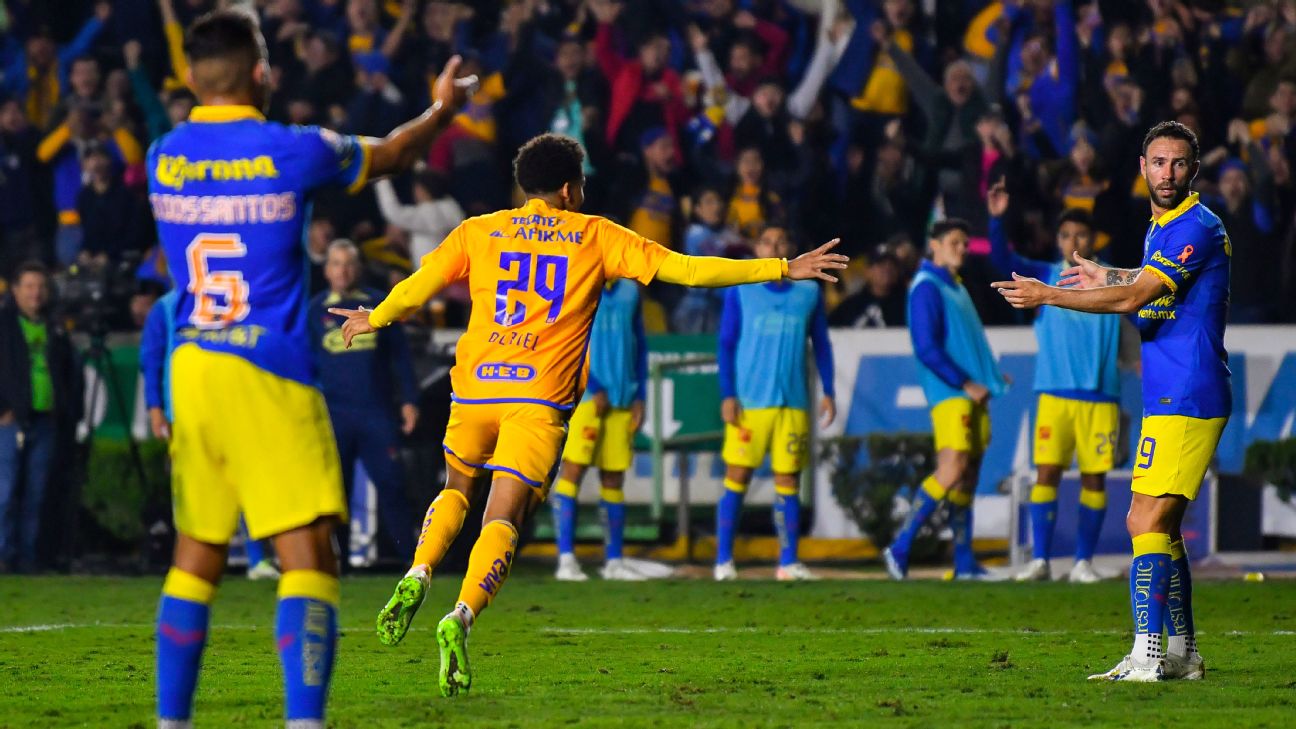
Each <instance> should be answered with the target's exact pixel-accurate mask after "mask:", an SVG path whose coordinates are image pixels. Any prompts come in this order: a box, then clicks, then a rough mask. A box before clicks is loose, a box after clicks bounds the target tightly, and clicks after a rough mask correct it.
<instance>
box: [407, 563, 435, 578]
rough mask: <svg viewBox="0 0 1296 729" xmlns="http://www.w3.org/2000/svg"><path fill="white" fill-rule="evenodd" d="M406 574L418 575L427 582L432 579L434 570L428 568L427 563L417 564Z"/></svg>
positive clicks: (408, 575) (410, 575) (409, 575)
mask: <svg viewBox="0 0 1296 729" xmlns="http://www.w3.org/2000/svg"><path fill="white" fill-rule="evenodd" d="M405 576H406V577H417V578H419V579H420V580H423V581H424V582H426V581H427V580H429V579H431V577H432V570H431V569H430V568H428V566H427V565H425V564H420V565H415V566H413V567H410V568H409V571H408V572H406V573H405Z"/></svg>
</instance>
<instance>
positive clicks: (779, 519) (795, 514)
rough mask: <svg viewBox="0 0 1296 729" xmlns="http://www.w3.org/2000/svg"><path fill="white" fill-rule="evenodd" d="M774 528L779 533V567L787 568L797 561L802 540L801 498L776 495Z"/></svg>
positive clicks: (794, 494) (791, 495)
mask: <svg viewBox="0 0 1296 729" xmlns="http://www.w3.org/2000/svg"><path fill="white" fill-rule="evenodd" d="M774 528H775V530H776V531H778V540H779V566H780V567H786V566H788V565H790V564H793V563H795V562H796V561H797V542H798V541H800V539H801V496H800V495H799V494H797V493H796V492H795V491H794V492H792V493H790V494H780V493H775V495H774Z"/></svg>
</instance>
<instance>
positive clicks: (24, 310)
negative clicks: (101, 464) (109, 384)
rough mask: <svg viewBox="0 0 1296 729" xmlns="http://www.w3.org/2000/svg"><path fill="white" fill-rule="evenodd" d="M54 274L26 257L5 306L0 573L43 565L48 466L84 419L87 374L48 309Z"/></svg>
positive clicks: (0, 363)
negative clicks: (41, 542) (41, 545)
mask: <svg viewBox="0 0 1296 729" xmlns="http://www.w3.org/2000/svg"><path fill="white" fill-rule="evenodd" d="M48 302H49V274H48V272H47V271H46V269H45V267H44V266H43V265H42V264H39V263H25V264H23V265H21V266H19V267H18V270H17V272H16V273H15V274H14V284H13V290H12V297H11V300H10V301H9V302H8V303H7V305H6V306H4V307H3V308H0V572H7V571H9V570H10V569H16V570H17V571H19V572H30V571H32V570H35V569H38V568H39V567H40V561H39V559H38V556H39V555H38V554H37V543H38V539H39V537H40V532H41V528H42V526H43V525H42V524H41V511H42V509H43V508H44V504H45V493H46V487H47V486H48V484H49V481H50V469H51V466H52V464H53V463H54V461H55V459H56V458H57V457H59V456H60V455H61V456H62V457H67V456H68V455H69V454H67V453H62V454H60V453H59V451H60V450H61V448H60V444H62V443H67V442H69V440H68V439H67V438H66V436H67V435H69V432H70V430H71V429H73V428H75V427H76V423H77V421H79V420H80V419H81V405H82V389H83V387H84V376H83V375H82V373H81V365H80V362H79V361H78V358H77V354H76V349H75V348H74V347H73V346H72V342H71V341H70V339H69V338H68V335H67V332H66V331H65V330H64V329H63V328H62V325H60V324H59V323H58V322H57V320H55V319H54V318H52V317H50V316H49V312H48V310H47V308H46V304H47V303H48Z"/></svg>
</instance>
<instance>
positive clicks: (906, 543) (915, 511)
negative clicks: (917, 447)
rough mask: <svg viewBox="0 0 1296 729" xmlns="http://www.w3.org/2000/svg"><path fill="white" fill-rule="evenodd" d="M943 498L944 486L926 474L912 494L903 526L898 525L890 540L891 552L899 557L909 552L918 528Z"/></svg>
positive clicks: (933, 512)
mask: <svg viewBox="0 0 1296 729" xmlns="http://www.w3.org/2000/svg"><path fill="white" fill-rule="evenodd" d="M943 498H945V487H944V486H941V485H940V483H939V482H938V481H937V480H936V478H935V477H934V476H928V477H927V479H926V480H925V481H923V483H922V486H921V487H919V488H918V493H916V494H915V495H914V498H913V503H912V504H911V507H910V510H909V517H908V518H907V519H905V523H904V526H902V527H900V533H899V534H897V535H896V538H895V541H893V542H891V552H892V553H893V554H896V555H897V556H898V557H900V558H901V559H903V558H904V557H905V556H907V555H908V554H909V548H910V547H912V546H913V540H914V537H916V536H918V530H919V529H922V527H923V525H924V524H926V523H927V520H929V519H931V516H932V514H935V513H936V508H937V507H938V506H940V504H941V499H943Z"/></svg>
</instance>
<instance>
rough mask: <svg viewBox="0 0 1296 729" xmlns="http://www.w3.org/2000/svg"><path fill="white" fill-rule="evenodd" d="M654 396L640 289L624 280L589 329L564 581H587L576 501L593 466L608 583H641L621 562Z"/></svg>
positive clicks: (557, 494) (562, 491) (558, 517)
mask: <svg viewBox="0 0 1296 729" xmlns="http://www.w3.org/2000/svg"><path fill="white" fill-rule="evenodd" d="M647 392H648V337H647V334H646V333H645V332H644V323H643V314H642V309H641V308H640V306H639V284H638V283H637V282H635V281H630V280H627V279H620V280H617V281H614V282H612V283H610V284H608V285H606V286H604V287H603V293H602V294H601V295H600V296H599V307H598V313H597V314H596V315H595V316H594V324H593V325H592V326H591V327H590V343H589V381H588V382H587V383H586V385H585V396H584V399H582V400H581V402H580V404H579V405H577V406H576V409H575V411H573V412H572V417H571V422H570V423H568V428H567V429H568V434H567V445H566V446H564V447H563V453H562V466H561V467H560V468H559V471H558V481H557V483H556V484H555V485H554V495H553V510H554V528H555V530H556V531H557V533H558V539H557V541H558V571H557V573H556V575H555V576H556V577H557V578H558V579H560V580H568V581H575V582H581V581H584V580H586V579H588V578H587V577H586V575H585V573H584V572H583V571H581V567H580V563H579V562H577V561H576V554H575V551H574V547H575V533H576V496H577V494H578V493H579V492H580V482H581V479H583V478H585V471H586V469H588V468H589V467H590V466H591V465H594V466H597V467H598V469H599V482H600V484H601V486H602V489H601V491H600V492H599V497H600V498H599V515H600V516H601V517H602V519H603V535H604V543H603V545H604V546H603V558H604V565H603V569H602V571H601V573H600V574H602V576H603V579H605V580H642V579H645V577H644V575H642V574H640V573H639V572H638V571H636V570H635V569H634V568H633V567H631V566H630V565H629V564H627V563H626V562H625V560H624V559H622V557H621V544H622V541H624V538H625V494H624V493H623V492H622V486H623V485H624V484H625V472H626V469H627V468H629V467H630V461H631V459H632V458H633V457H634V436H635V433H636V432H638V430H639V425H640V424H641V423H642V422H643V414H644V397H645V395H646V393H647Z"/></svg>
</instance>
